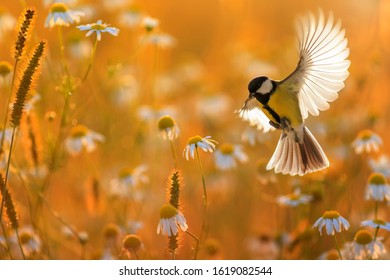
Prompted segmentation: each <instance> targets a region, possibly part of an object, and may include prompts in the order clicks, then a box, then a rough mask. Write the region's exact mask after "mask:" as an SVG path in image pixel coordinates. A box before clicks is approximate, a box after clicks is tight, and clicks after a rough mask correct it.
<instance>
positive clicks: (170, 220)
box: [157, 204, 188, 236]
mask: <svg viewBox="0 0 390 280" xmlns="http://www.w3.org/2000/svg"><path fill="white" fill-rule="evenodd" d="M179 228H180V229H181V230H182V231H186V230H187V229H188V225H187V222H186V219H185V218H184V216H183V214H182V213H180V212H179V210H177V209H176V208H175V207H173V206H172V205H171V204H165V205H163V206H162V207H161V209H160V222H159V223H158V226H157V234H160V233H161V234H163V235H166V236H174V235H176V234H177V233H178V232H179Z"/></svg>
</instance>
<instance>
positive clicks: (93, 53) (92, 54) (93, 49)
mask: <svg viewBox="0 0 390 280" xmlns="http://www.w3.org/2000/svg"><path fill="white" fill-rule="evenodd" d="M97 42H98V39H97V37H96V39H95V43H94V44H93V48H92V52H91V55H90V57H89V63H88V68H87V71H86V72H85V74H84V77H83V79H82V80H81V83H83V82H84V81H85V80H86V79H87V78H88V74H89V72H90V71H91V68H92V64H93V59H94V57H95V53H96V47H97Z"/></svg>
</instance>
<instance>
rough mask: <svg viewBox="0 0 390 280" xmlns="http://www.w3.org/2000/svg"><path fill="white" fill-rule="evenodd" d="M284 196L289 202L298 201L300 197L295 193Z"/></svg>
mask: <svg viewBox="0 0 390 280" xmlns="http://www.w3.org/2000/svg"><path fill="white" fill-rule="evenodd" d="M286 196H287V198H288V199H289V200H298V199H299V197H300V195H299V194H296V193H290V194H288V195H286Z"/></svg>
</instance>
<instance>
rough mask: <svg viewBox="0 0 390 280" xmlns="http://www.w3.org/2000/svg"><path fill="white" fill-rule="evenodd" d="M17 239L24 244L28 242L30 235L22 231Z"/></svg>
mask: <svg viewBox="0 0 390 280" xmlns="http://www.w3.org/2000/svg"><path fill="white" fill-rule="evenodd" d="M19 239H20V243H21V244H26V243H28V242H30V240H31V239H32V236H31V234H30V233H29V232H23V233H22V234H20V235H19Z"/></svg>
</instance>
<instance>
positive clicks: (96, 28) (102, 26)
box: [91, 23, 107, 31]
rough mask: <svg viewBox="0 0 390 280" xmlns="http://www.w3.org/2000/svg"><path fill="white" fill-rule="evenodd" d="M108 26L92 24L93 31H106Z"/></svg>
mask: <svg viewBox="0 0 390 280" xmlns="http://www.w3.org/2000/svg"><path fill="white" fill-rule="evenodd" d="M106 27H107V25H106V24H98V23H94V24H91V29H93V30H98V31H99V30H104V29H106Z"/></svg>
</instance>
